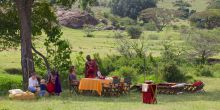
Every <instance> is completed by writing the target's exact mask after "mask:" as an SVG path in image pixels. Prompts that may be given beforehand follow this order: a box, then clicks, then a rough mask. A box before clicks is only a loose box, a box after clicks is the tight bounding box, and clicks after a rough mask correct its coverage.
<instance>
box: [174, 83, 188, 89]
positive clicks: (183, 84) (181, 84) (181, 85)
mask: <svg viewBox="0 0 220 110" xmlns="http://www.w3.org/2000/svg"><path fill="white" fill-rule="evenodd" d="M185 85H186V83H179V84H176V85H174V86H171V87H173V88H174V87H184V86H185Z"/></svg>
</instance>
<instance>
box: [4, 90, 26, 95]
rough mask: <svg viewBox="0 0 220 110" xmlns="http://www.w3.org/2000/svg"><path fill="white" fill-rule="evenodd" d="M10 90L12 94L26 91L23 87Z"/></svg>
mask: <svg viewBox="0 0 220 110" xmlns="http://www.w3.org/2000/svg"><path fill="white" fill-rule="evenodd" d="M8 92H9V93H10V94H22V93H24V91H22V90H21V89H11V90H9V91H8Z"/></svg>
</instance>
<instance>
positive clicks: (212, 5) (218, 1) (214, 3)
mask: <svg viewBox="0 0 220 110" xmlns="http://www.w3.org/2000/svg"><path fill="white" fill-rule="evenodd" d="M208 9H220V0H211V1H210V2H209V6H208Z"/></svg>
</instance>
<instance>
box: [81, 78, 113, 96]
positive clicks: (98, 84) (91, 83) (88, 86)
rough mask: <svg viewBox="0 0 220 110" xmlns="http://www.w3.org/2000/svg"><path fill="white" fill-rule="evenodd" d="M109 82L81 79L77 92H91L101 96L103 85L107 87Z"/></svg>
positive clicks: (105, 80)
mask: <svg viewBox="0 0 220 110" xmlns="http://www.w3.org/2000/svg"><path fill="white" fill-rule="evenodd" d="M110 83H111V81H110V80H107V79H93V78H82V79H81V80H80V84H79V90H93V91H97V93H98V94H99V95H100V96H101V95H102V89H103V87H102V86H103V84H104V85H108V84H110Z"/></svg>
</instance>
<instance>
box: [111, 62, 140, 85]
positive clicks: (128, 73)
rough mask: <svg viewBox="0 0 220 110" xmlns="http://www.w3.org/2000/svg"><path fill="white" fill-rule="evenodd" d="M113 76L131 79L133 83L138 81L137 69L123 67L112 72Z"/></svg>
mask: <svg viewBox="0 0 220 110" xmlns="http://www.w3.org/2000/svg"><path fill="white" fill-rule="evenodd" d="M110 75H111V76H118V77H121V78H126V77H130V78H131V79H132V80H133V82H135V81H136V80H137V69H135V68H132V67H128V66H122V67H120V68H119V69H118V70H116V71H114V72H111V73H110Z"/></svg>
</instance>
